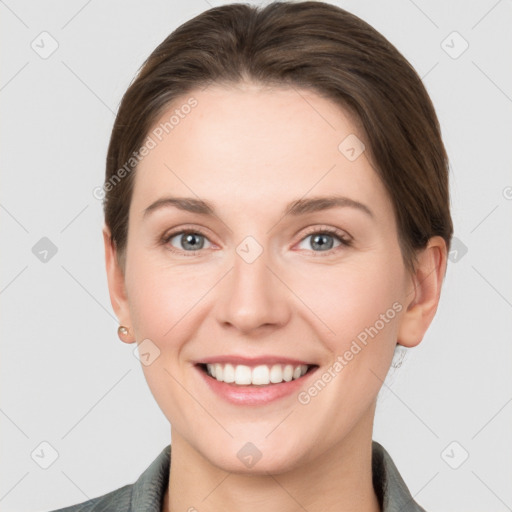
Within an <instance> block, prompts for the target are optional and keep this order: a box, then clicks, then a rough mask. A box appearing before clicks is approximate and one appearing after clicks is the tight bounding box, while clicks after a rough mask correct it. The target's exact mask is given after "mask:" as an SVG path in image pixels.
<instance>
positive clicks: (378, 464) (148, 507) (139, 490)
mask: <svg viewBox="0 0 512 512" xmlns="http://www.w3.org/2000/svg"><path fill="white" fill-rule="evenodd" d="M170 463H171V445H168V446H166V447H165V448H164V449H163V450H162V452H161V453H160V454H159V455H158V457H157V458H156V459H155V460H154V461H153V462H152V463H151V465H150V466H149V467H148V468H147V469H146V470H145V471H144V473H142V474H141V476H140V477H139V479H138V480H137V481H136V482H135V483H134V484H133V486H132V492H131V502H130V503H131V506H130V511H131V512H139V511H141V510H144V511H145V512H161V510H162V509H161V507H162V504H163V499H164V495H165V491H166V489H167V485H168V483H169V471H170ZM372 473H373V487H374V489H375V492H376V494H377V498H378V499H379V502H380V505H381V509H382V512H425V509H423V508H422V507H420V506H419V505H418V504H417V503H416V502H415V501H414V498H413V497H412V496H411V493H410V492H409V490H408V489H407V486H406V484H405V482H404V480H403V479H402V477H401V475H400V473H399V472H398V469H397V467H396V466H395V464H394V462H393V460H392V459H391V457H390V455H389V453H388V452H387V451H386V450H385V449H384V447H383V446H382V445H380V444H379V443H378V442H376V441H373V442H372Z"/></svg>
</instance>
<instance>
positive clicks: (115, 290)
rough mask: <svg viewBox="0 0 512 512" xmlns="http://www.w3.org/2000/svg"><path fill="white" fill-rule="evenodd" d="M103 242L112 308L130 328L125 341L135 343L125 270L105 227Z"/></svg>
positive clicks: (123, 339) (120, 320)
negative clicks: (120, 263)
mask: <svg viewBox="0 0 512 512" xmlns="http://www.w3.org/2000/svg"><path fill="white" fill-rule="evenodd" d="M103 242H104V244H105V264H106V269H107V280H108V291H109V295H110V302H111V304H112V308H113V309H114V312H115V314H116V316H117V318H118V319H119V323H120V325H123V326H125V327H127V328H128V334H126V335H123V337H122V338H121V340H122V341H124V342H125V343H134V342H135V337H134V336H133V334H132V328H131V325H132V323H131V319H130V310H129V307H128V298H127V295H126V287H125V283H124V272H123V269H122V268H121V266H120V265H119V262H118V259H117V249H116V247H115V244H114V242H113V241H112V237H111V234H110V230H109V229H108V227H107V226H104V227H103Z"/></svg>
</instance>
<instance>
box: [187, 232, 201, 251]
mask: <svg viewBox="0 0 512 512" xmlns="http://www.w3.org/2000/svg"><path fill="white" fill-rule="evenodd" d="M184 238H185V242H184V244H183V246H184V247H186V246H187V245H188V246H189V247H190V248H191V249H197V248H198V247H199V248H200V247H202V244H197V235H196V234H194V233H188V234H187V235H184ZM194 242H196V243H194Z"/></svg>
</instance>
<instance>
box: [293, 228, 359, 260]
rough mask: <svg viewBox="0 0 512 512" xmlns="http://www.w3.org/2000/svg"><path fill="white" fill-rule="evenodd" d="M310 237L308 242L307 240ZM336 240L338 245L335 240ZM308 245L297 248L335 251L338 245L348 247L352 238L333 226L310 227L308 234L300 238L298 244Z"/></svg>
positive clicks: (314, 250) (327, 251)
mask: <svg viewBox="0 0 512 512" xmlns="http://www.w3.org/2000/svg"><path fill="white" fill-rule="evenodd" d="M308 239H310V241H309V243H308V242H307V240H308ZM336 241H338V245H335V242H336ZM304 243H305V244H306V245H309V247H300V245H299V249H306V250H312V251H313V252H326V253H329V254H330V253H332V252H335V251H336V250H337V249H339V248H340V247H349V246H350V245H351V243H352V240H351V239H350V238H349V237H348V236H347V235H346V234H345V233H344V232H343V231H340V230H338V229H334V228H318V227H315V228H312V229H311V230H309V231H308V234H307V235H306V236H305V237H304V238H303V239H302V240H301V242H300V244H304Z"/></svg>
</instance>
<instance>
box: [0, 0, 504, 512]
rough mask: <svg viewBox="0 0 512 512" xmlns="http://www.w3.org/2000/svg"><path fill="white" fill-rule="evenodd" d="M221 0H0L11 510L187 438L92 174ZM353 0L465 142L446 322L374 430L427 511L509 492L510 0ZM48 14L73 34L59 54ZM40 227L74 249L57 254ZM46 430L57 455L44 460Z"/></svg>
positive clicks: (2, 469)
mask: <svg viewBox="0 0 512 512" xmlns="http://www.w3.org/2000/svg"><path fill="white" fill-rule="evenodd" d="M221 3H228V2H213V1H212V0H209V1H205V0H201V1H200V0H196V1H190V2H185V1H180V2H171V1H156V0H154V1H150V2H142V1H139V2H135V1H121V0H115V1H110V2H99V1H98V0H96V1H94V0H92V1H91V0H89V1H84V0H73V1H66V2H64V1H46V2H32V3H29V2H22V1H15V0H5V1H0V23H1V28H0V37H1V44H2V49H3V52H2V54H1V56H0V58H1V66H0V69H1V75H0V101H1V108H2V123H1V126H0V130H1V135H0V140H1V143H2V148H1V152H0V158H1V169H2V187H1V191H0V221H1V226H2V234H3V236H2V250H1V254H2V265H1V267H0V301H1V308H2V313H3V315H2V320H3V321H2V336H1V340H2V357H1V365H2V366H1V391H2V394H1V407H0V424H1V431H2V437H1V439H0V445H1V458H0V460H1V466H0V508H1V509H2V510H3V511H43V510H48V509H53V508H57V507H60V506H64V505H69V504H72V503H78V502H80V501H84V500H86V499H87V498H88V497H94V496H98V495H100V494H104V493H106V492H109V491H111V490H113V489H115V488H117V487H120V486H122V485H125V484H127V483H131V482H133V481H134V480H135V479H136V478H137V477H138V476H139V475H140V473H141V472H142V471H143V470H144V469H145V468H146V467H147V466H148V465H149V463H150V462H151V461H152V460H153V459H154V458H155V457H156V455H157V454H158V453H159V452H160V451H161V449H162V448H163V447H164V446H166V445H167V444H168V443H169V442H170V428H169V425H168V423H167V420H166V419H165V417H164V415H163V414H162V413H161V411H160V409H159V408H158V406H157V404H156V403H155V401H154V399H153V397H152V395H151V394H150V392H149V389H148V387H147V384H146V382H145V380H144V377H143V374H142V370H141V368H140V363H139V361H138V360H137V359H136V358H135V357H134V355H133V353H132V351H133V348H134V346H133V345H125V344H122V343H121V342H120V341H119V340H118V338H117V336H116V328H117V322H116V319H115V316H114V314H113V312H112V309H111V306H110V302H109V298H108V290H107V281H106V277H105V267H104V260H103V246H102V238H101V227H102V221H103V219H102V211H101V202H100V201H98V200H97V199H95V198H94V197H93V194H92V191H93V189H94V188H95V187H97V186H100V185H101V184H102V179H103V173H104V160H105V154H106V150H107V144H108V140H109V136H110V130H111V127H112V123H113V120H114V113H115V111H116V109H117V106H118V104H119V101H120V99H121V96H122V94H123V92H124V91H125V89H126V88H127V86H128V85H129V83H130V81H131V80H132V78H133V77H134V75H135V73H136V71H137V69H138V67H139V66H140V65H141V63H142V62H143V60H144V59H145V58H146V57H147V56H148V55H149V53H150V52H151V51H152V50H153V49H154V48H155V46H156V45H157V44H158V43H160V42H161V41H162V40H163V39H164V38H165V37H166V36H167V35H168V34H169V33H170V32H171V31H172V30H173V29H174V28H176V27H177V26H178V25H180V24H181V23H183V22H184V21H186V20H188V19H190V18H191V17H193V16H194V15H196V14H199V13H200V12H201V11H203V10H205V9H208V8H209V7H210V6H214V5H220V4H221ZM333 3H334V2H333ZM336 3H337V5H340V6H341V7H344V8H346V9H347V10H349V11H351V12H353V13H355V14H357V15H359V16H360V17H362V18H363V19H364V20H366V21H368V22H369V23H370V24H372V25H373V26H374V27H375V28H377V29H378V30H379V31H380V32H382V33H383V34H384V35H385V36H386V37H387V38H388V39H389V40H390V41H391V42H392V43H393V44H395V45H396V46H397V47H398V49H399V50H400V51H401V52H402V53H403V54H404V55H405V57H406V58H408V59H409V60H410V61H411V63H412V64H413V66H414V67H415V68H416V69H417V70H418V72H419V74H420V75H421V76H422V78H423V80H424V82H425V85H426V87H427V89H428V91H429V93H430V94H431V97H432V99H433V102H434V105H435V106H436V109H437V112H438V116H439V119H440V122H441V126H442V131H443V136H444V140H445V144H446V147H447V150H448V152H449V156H450V161H451V193H452V207H453V219H454V223H455V236H456V237H457V239H458V240H459V241H458V242H457V241H456V242H454V244H455V245H454V248H456V249H457V252H456V253H452V254H451V256H450V258H451V259H452V261H451V262H450V263H449V268H448V273H447V276H446V280H445V284H444V291H443V296H442V300H441V303H440V307H439V311H438V314H437V317H436V319H435V320H434V323H433V325H432V326H431V328H430V330H429V331H428V334H427V335H426V337H425V339H424V341H423V343H422V344H421V345H420V346H419V347H417V348H415V349H412V350H410V351H409V352H408V353H407V356H406V359H405V362H404V364H403V365H402V366H401V368H400V369H398V370H396V371H394V372H393V371H392V372H391V373H390V375H389V377H388V379H387V381H386V383H385V384H384V386H383V390H382V392H381V394H380V399H379V405H378V410H377V415H376V424H375V433H374V439H376V440H378V441H379V442H381V443H382V444H383V445H384V446H385V447H386V449H387V450H388V451H389V452H390V454H391V455H392V457H393V459H394V461H395V463H396V464H397V466H398V468H399V469H400V471H401V473H402V475H403V477H404V479H405V481H406V483H407V485H408V487H409V489H410V490H411V492H412V494H413V495H415V497H416V500H417V501H418V502H419V503H421V504H422V505H423V506H424V507H425V508H426V509H427V510H429V512H431V511H457V510H461V511H462V510H464V511H466V512H477V511H482V510H486V511H488V512H501V511H506V510H512V488H511V486H510V482H511V481H512V463H511V454H512V429H511V428H510V427H511V420H512V403H511V402H512V382H511V380H512V379H511V376H510V375H511V372H510V367H511V361H512V360H511V355H512V343H511V332H512V329H511V327H512V326H511V319H512V315H511V308H512V288H511V282H512V270H511V265H510V261H511V254H512V247H511V245H512V244H511V236H510V233H511V224H512V222H511V219H512V216H511V212H512V200H511V199H512V175H511V173H510V163H511V156H510V147H511V141H512V138H511V136H512V125H511V117H512V67H511V62H512V60H511V48H512V30H511V26H512V25H511V22H512V3H511V2H510V0H501V1H496V0H485V1H484V0H482V1H478V2H477V1H475V2H466V1H462V0H461V1H449V2H446V1H444V0H443V1H442V0H436V1H420V0H415V1H414V2H413V1H412V0H393V1H387V2H379V1H363V2H361V1H355V0H347V1H340V2H336ZM43 31H47V32H48V33H49V34H51V38H53V39H54V40H55V41H57V43H58V48H57V49H56V51H55V52H54V53H53V54H52V55H50V56H48V57H47V58H42V57H41V56H40V53H41V52H43V51H49V50H50V49H51V45H52V44H54V43H52V40H51V39H50V38H49V37H48V36H40V34H41V32H43ZM454 31H456V32H458V34H460V36H459V35H456V34H453V32H454ZM43 38H46V39H43ZM443 41H444V42H443ZM464 41H467V43H468V44H469V47H468V48H467V50H466V51H464V52H463V53H462V54H460V55H459V53H460V52H461V51H462V50H463V49H464V47H465V42H464ZM31 44H32V45H34V46H35V47H36V48H38V51H39V53H37V52H36V51H35V50H34V49H33V48H32V47H31ZM45 56H46V55H45ZM454 57H456V58H454ZM43 237H47V238H48V239H49V240H51V242H52V243H53V244H54V245H55V246H56V248H57V252H56V254H55V255H53V256H52V253H51V251H50V252H49V253H48V255H47V256H46V259H47V261H41V260H40V258H41V257H43V256H44V253H41V251H42V250H43V249H44V248H45V247H46V246H45V245H44V244H47V243H48V242H47V241H43V242H40V240H41V238H43ZM38 243H39V244H43V245H42V246H41V245H36V244H38ZM34 246H36V248H35V249H34V250H33V248H34ZM41 247H42V248H41ZM466 251H467V252H466ZM34 253H35V254H34ZM454 441H455V444H451V443H452V442H454ZM43 442H46V443H49V444H50V445H51V446H52V447H53V449H54V450H55V451H56V452H57V454H58V458H57V459H56V460H55V461H54V462H53V463H52V464H51V465H50V466H49V467H48V468H47V469H43V468H42V467H41V465H45V464H49V463H50V462H51V461H52V459H51V454H52V449H51V448H49V447H48V445H45V444H43V445H41V443H43ZM447 447H448V448H447ZM41 450H42V451H41ZM466 452H467V453H468V454H469V458H467V460H465V461H464V462H463V463H462V461H463V459H464V457H465V454H466ZM34 453H35V454H38V453H39V454H41V453H44V454H45V456H44V457H42V456H41V455H40V456H39V457H37V456H36V455H31V454H34ZM45 458H46V459H45ZM450 466H458V468H457V469H454V468H453V467H450Z"/></svg>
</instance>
